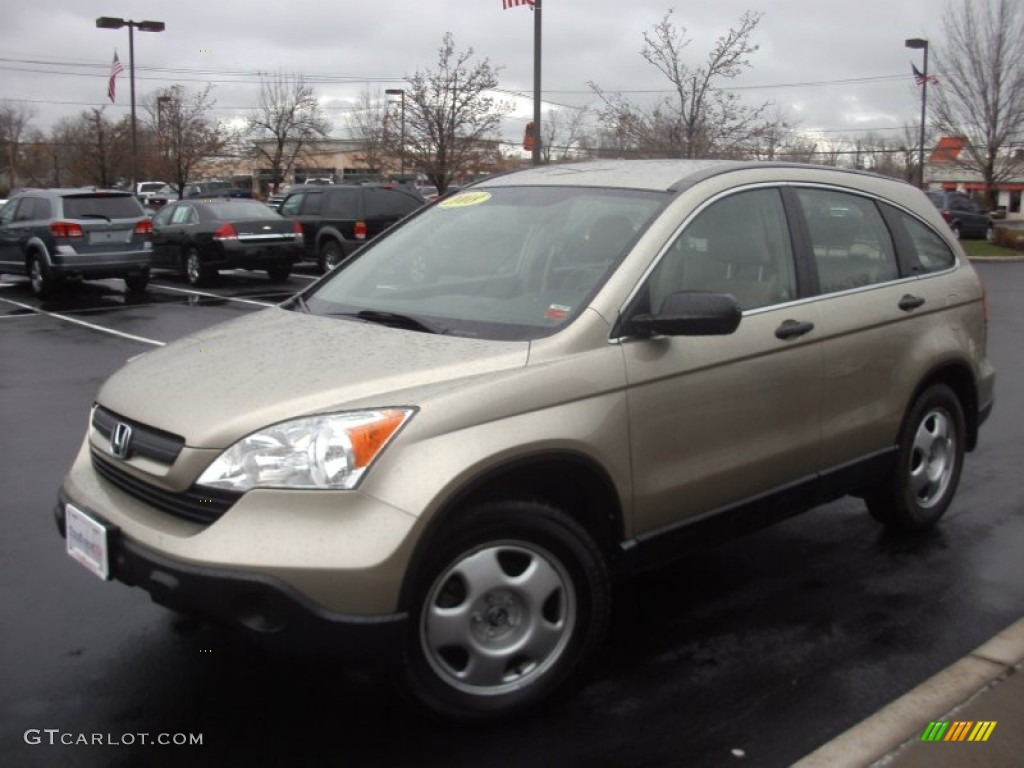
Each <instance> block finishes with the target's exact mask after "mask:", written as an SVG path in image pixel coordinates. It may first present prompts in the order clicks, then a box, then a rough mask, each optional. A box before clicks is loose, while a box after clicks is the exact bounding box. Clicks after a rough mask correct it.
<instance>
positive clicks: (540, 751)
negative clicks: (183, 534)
mask: <svg viewBox="0 0 1024 768" xmlns="http://www.w3.org/2000/svg"><path fill="white" fill-rule="evenodd" d="M980 272H981V274H982V277H983V279H984V280H985V281H986V284H987V286H988V290H989V296H990V304H991V308H992V320H991V325H990V340H989V355H990V358H991V359H992V360H993V362H994V363H995V365H996V367H997V369H998V375H999V379H998V384H997V395H996V408H995V412H994V415H993V417H992V418H991V419H990V420H989V422H988V423H987V424H986V425H985V427H984V428H983V430H982V433H981V442H980V446H979V448H978V450H977V451H975V452H974V453H973V454H970V455H969V456H968V459H967V463H966V467H965V470H964V473H963V477H962V480H961V486H960V490H959V493H958V495H957V498H956V500H955V501H954V504H953V506H952V508H951V510H950V511H949V512H948V513H947V515H946V517H945V518H944V520H943V522H942V523H941V524H940V526H939V527H938V528H937V529H935V530H933V531H932V532H930V533H929V534H927V535H925V536H923V537H921V538H918V539H912V540H906V539H901V538H898V537H894V536H892V535H889V534H887V533H885V532H883V530H882V529H881V528H880V527H879V526H877V525H876V524H875V523H874V522H873V521H872V519H871V518H870V516H869V515H868V514H867V512H866V510H865V508H864V506H863V504H862V503H861V502H859V501H856V500H853V499H847V500H843V501H840V502H837V503H834V504H831V505H828V506H826V507H822V508H819V509H817V510H815V511H813V512H810V513H808V514H806V515H803V516H801V517H798V518H795V519H792V520H789V521H786V522H785V523H782V524H780V525H777V526H775V527H774V528H771V529H769V530H765V531H762V532H759V533H756V534H753V535H750V536H747V537H745V538H743V539H740V540H737V541H735V542H732V543H729V544H726V545H723V546H720V547H718V548H715V549H713V550H706V551H703V552H701V553H700V554H698V555H692V556H690V557H689V558H688V559H687V560H686V561H684V562H682V563H680V564H677V565H675V566H673V567H670V568H667V569H664V570H660V571H657V572H654V573H651V574H647V575H644V576H642V577H639V578H637V579H635V580H633V581H631V582H629V583H626V584H624V585H622V586H621V587H620V588H619V589H618V591H617V594H616V604H615V614H614V617H613V627H612V633H611V637H610V639H609V642H608V643H607V646H606V648H605V652H604V653H603V655H602V656H601V658H600V660H599V662H598V663H597V665H596V666H595V667H594V668H593V669H591V670H590V672H589V674H588V675H587V676H585V678H584V680H582V682H581V684H580V685H579V686H578V689H577V690H576V691H575V692H574V693H573V695H570V696H568V697H565V698H563V699H561V700H560V701H558V702H557V703H556V704H555V705H554V706H553V707H552V708H550V709H549V710H547V711H545V712H543V713H539V714H538V715H537V716H536V717H534V718H531V719H529V720H525V721H522V722H519V723H514V724H509V725H504V726H500V727H494V728H488V729H483V730H469V731H466V730H456V729H451V728H447V727H444V726H440V725H436V724H433V723H429V722H426V721H423V720H420V719H418V718H417V717H415V716H414V715H412V714H411V713H410V712H409V711H408V710H407V709H406V708H405V707H404V706H403V705H402V704H401V703H400V702H399V701H398V700H396V699H395V698H394V697H393V695H392V693H391V691H390V689H389V688H388V687H387V686H386V685H385V684H383V683H382V682H381V680H380V679H379V678H378V676H376V675H374V674H369V673H364V671H362V670H345V669H343V668H342V667H340V666H338V665H331V664H325V663H323V662H313V661H309V660H294V659H290V658H286V657H282V656H276V655H270V654H267V653H264V652H261V651H258V650H254V649H252V648H251V647H249V646H247V645H246V644H245V642H244V641H242V640H241V639H239V638H237V637H235V636H234V635H232V634H231V633H229V632H227V631H223V630H221V629H219V628H216V627H212V626H207V625H203V624H199V623H196V622H193V621H191V620H186V619H183V618H179V617H177V616H175V615H174V614H172V613H170V612H169V611H167V610H165V609H163V608H161V607H159V606H157V605H154V604H153V603H151V602H150V600H149V598H148V596H147V595H146V594H145V593H144V592H142V591H140V590H135V589H131V588H128V587H125V586H123V585H121V584H118V583H103V582H101V581H99V580H98V579H96V578H95V577H93V576H91V575H90V574H89V573H87V572H86V571H85V570H84V569H83V568H82V567H81V566H79V565H77V564H76V563H74V562H73V561H71V560H70V559H69V558H68V557H67V555H66V554H65V553H64V542H63V540H62V539H61V538H60V536H59V535H58V533H57V531H56V527H55V525H54V523H53V516H52V512H51V511H52V508H53V505H54V503H55V500H56V492H57V488H58V486H59V484H60V482H61V479H62V477H63V475H64V473H65V472H66V471H67V469H68V467H69V466H70V464H71V460H72V458H73V456H74V454H75V452H76V451H77V449H78V446H79V444H80V441H81V439H82V436H83V434H84V430H85V426H86V419H87V414H88V408H89V405H90V403H91V401H92V397H93V395H94V394H95V392H96V390H97V388H98V387H99V385H100V383H101V382H102V381H103V380H104V379H105V378H106V377H107V376H108V375H109V374H110V373H111V372H113V371H114V370H115V369H116V368H118V367H119V366H120V365H121V364H122V363H123V362H124V360H125V359H126V358H128V357H130V356H132V355H135V354H138V353H140V352H143V351H146V350H147V349H151V348H152V347H153V346H154V345H155V344H158V343H165V342H169V341H172V340H174V339H176V338H179V337H181V336H183V335H185V334H187V333H189V332H192V331H195V330H197V329H199V328H202V327H205V326H208V325H212V324H214V323H217V322H220V321H222V320H227V319H230V318H233V317H237V316H239V315H241V314H245V313H248V312H253V311H258V310H259V309H260V308H261V306H263V304H265V303H272V302H275V301H278V300H280V299H281V298H284V294H282V293H277V294H275V293H273V290H274V288H273V287H272V286H271V285H270V284H269V283H268V282H267V281H266V279H265V277H263V276H261V275H257V274H252V275H250V274H248V273H242V272H240V273H229V274H227V275H224V276H223V277H222V278H221V280H220V281H219V283H218V284H217V285H216V286H215V287H213V288H209V289H204V290H203V291H201V292H194V291H192V290H191V289H190V288H189V287H188V286H187V284H185V283H184V282H183V281H182V280H181V279H179V278H175V277H173V276H170V275H160V276H158V277H157V278H156V279H155V280H154V281H153V284H152V287H151V290H150V292H149V295H148V296H147V297H146V298H145V300H143V301H140V302H137V303H132V302H126V299H125V296H124V293H123V290H122V284H121V283H120V281H109V282H103V283H96V284H86V285H84V286H82V287H81V288H80V289H79V290H78V291H77V292H75V293H69V294H68V295H65V296H61V297H59V298H57V299H55V300H52V301H48V302H45V303H40V302H39V301H37V300H35V299H33V298H32V297H31V294H30V292H29V290H28V286H27V283H25V282H23V281H20V280H18V279H14V278H9V277H4V278H2V279H0V435H2V438H0V439H2V443H0V445H2V456H3V461H2V462H0V488H2V493H0V524H2V525H3V535H2V536H0V568H2V575H3V577H2V579H0V616H2V617H3V619H4V622H3V623H4V629H3V632H2V633H0V652H2V656H0V658H2V660H3V661H2V666H0V672H2V676H0V723H2V724H3V726H2V729H0V763H2V764H4V765H33V766H49V765H60V766H136V765H147V766H164V765H166V766H171V765H186V764H187V765H201V766H206V765H246V766H262V765H282V766H283V765H288V766H296V765H324V764H330V765H346V766H348V765H351V766H363V765H373V766H376V765H381V766H384V765H387V766H405V765H408V766H420V765H429V766H432V765H444V766H474V768H478V767H479V766H480V765H489V766H491V765H493V766H514V765H524V766H526V765H529V766H535V765H552V766H572V765H579V766H588V767H591V766H594V767H597V766H609V767H610V766H678V765H685V766H743V767H744V768H745V767H746V766H785V765H788V764H790V763H792V762H793V761H795V760H797V759H799V758H800V757H802V756H803V755H805V754H807V753H809V752H811V751H812V750H814V749H815V748H816V747H818V746H819V745H821V744H822V743H824V742H826V741H828V740H829V739H831V738H832V737H833V736H835V735H837V734H839V733H840V732H842V731H844V730H845V729H847V728H849V727H850V726H852V725H854V724H855V723H857V722H859V721H860V720H862V719H863V718H865V717H866V716H868V715H870V714H871V713H872V712H874V711H876V710H877V709H879V708H880V707H881V706H883V705H884V704H886V703H887V702H889V701H891V700H892V699H895V698H896V697H898V696H900V695H901V694H902V693H904V692H905V691H907V690H908V689H910V688H912V687H913V686H915V685H916V684H918V683H920V682H921V681H922V680H924V679H926V678H927V677H929V676H930V675H932V674H934V673H935V672H937V671H939V670H940V669H942V668H944V667H946V666H947V665H949V664H950V663H952V662H953V661H955V660H956V659H958V658H960V657H961V656H962V655H964V654H966V653H967V652H969V651H970V650H971V649H973V648H974V647H975V646H977V645H979V644H980V643H982V642H984V641H985V640H986V639H987V638H988V637H990V636H991V635H993V634H995V633H996V632H998V631H999V630H1001V629H1003V628H1004V627H1006V626H1007V625H1009V624H1010V623H1012V622H1013V621H1015V620H1016V619H1017V618H1019V617H1021V616H1022V615H1024V564H1022V553H1024V483H1022V482H1021V479H1020V477H1021V475H1020V466H1021V459H1022V458H1024V385H1022V382H1024V349H1022V345H1021V339H1022V338H1024V301H1022V297H1024V263H1019V264H982V265H980ZM309 279H310V278H309V277H308V276H303V275H296V276H293V277H292V278H291V280H290V281H289V282H288V284H287V286H288V287H289V288H290V289H291V290H297V289H299V288H300V287H302V286H304V285H306V284H307V283H308V281H309ZM45 313H54V314H45ZM55 315H59V317H58V316H55ZM71 320H74V321H77V322H71ZM97 326H98V328H97ZM109 331H116V332H117V333H119V334H121V335H115V334H114V333H110V332H109ZM183 407H187V404H183ZM926 724H927V723H923V724H922V727H923V726H924V725H926ZM1007 726H1008V727H1020V724H1019V723H1018V724H1016V725H1013V724H1007ZM142 734H147V735H146V736H145V737H143V736H142ZM196 735H199V736H200V738H201V740H202V744H201V745H181V746H175V745H173V744H172V745H161V744H156V743H149V742H155V741H157V740H170V741H175V740H178V741H180V740H181V739H182V738H184V739H186V740H187V739H189V738H194V737H195V736H196ZM97 736H98V737H99V739H98V740H99V741H102V742H103V743H92V742H94V741H97ZM35 742H38V743H35ZM51 742H52V743H51ZM61 742H72V743H70V744H67V743H64V744H62V743H61ZM83 742H85V743H83ZM110 742H113V743H110Z"/></svg>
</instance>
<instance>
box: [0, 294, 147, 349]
mask: <svg viewBox="0 0 1024 768" xmlns="http://www.w3.org/2000/svg"><path fill="white" fill-rule="evenodd" d="M0 301H5V302H7V303H8V304H13V305H14V306H16V307H20V308H22V309H27V310H30V311H31V312H35V313H36V314H39V315H46V316H47V317H53V318H56V319H57V320H63V321H65V322H68V323H73V324H74V325H81V326H84V327H86V328H90V329H92V330H94V331H100V332H101V333H109V334H110V335H112V336H120V337H121V338H122V339H130V340H132V341H141V342H142V343H143V344H153V345H154V346H157V347H163V346H165V345H166V344H167V342H166V341H157V340H156V339H147V338H146V337H145V336H136V335H135V334H133V333H125V332H124V331H115V330H114V329H113V328H106V327H105V326H102V325H96V324H95V323H87V322H85V320H79V319H78V318H77V317H68V316H67V315H61V314H58V313H57V312H47V311H46V310H45V309H39V308H38V307H33V306H31V305H30V304H22V303H21V302H20V301H14V300H13V299H0Z"/></svg>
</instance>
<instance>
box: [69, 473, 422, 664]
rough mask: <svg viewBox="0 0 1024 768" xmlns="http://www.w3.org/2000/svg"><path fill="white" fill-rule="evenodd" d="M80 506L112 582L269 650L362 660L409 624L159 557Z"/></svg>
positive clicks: (396, 640) (388, 651)
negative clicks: (102, 546) (99, 540)
mask: <svg viewBox="0 0 1024 768" xmlns="http://www.w3.org/2000/svg"><path fill="white" fill-rule="evenodd" d="M69 501H71V499H70V498H69V497H68V496H67V494H65V493H64V492H63V491H62V492H61V493H60V496H59V500H58V504H57V505H56V507H55V508H54V516H55V517H56V522H57V528H58V530H59V531H60V533H61V536H65V535H66V533H65V505H66V504H67V503H68V502H69ZM74 503H75V505H76V506H78V507H79V508H83V507H84V505H82V504H80V503H78V502H74ZM84 509H85V511H87V512H88V514H89V515H90V516H91V517H93V518H95V519H97V520H99V521H101V522H102V523H104V524H105V525H106V526H107V527H108V530H109V539H108V544H109V547H110V575H111V578H113V579H116V580H118V581H120V582H122V583H124V584H127V585H129V586H133V587H140V588H142V589H144V590H146V591H147V592H149V594H150V597H151V598H152V599H153V601H154V602H156V603H158V604H160V605H164V606H166V607H168V608H172V609H174V610H177V611H180V612H182V613H186V614H190V615H195V616H200V617H203V618H206V619H210V620H213V621H215V622H217V623H221V624H226V625H228V626H230V627H232V628H234V629H236V630H239V631H241V632H242V633H243V634H245V635H247V636H249V637H250V638H251V639H252V640H253V641H255V642H256V643H257V644H259V645H262V646H265V647H269V648H273V649H275V650H287V651H289V652H297V653H309V654H318V655H319V654H323V655H327V654H329V655H333V656H340V657H343V658H346V659H353V658H359V659H367V658H382V657H386V656H389V655H392V654H394V653H396V652H397V651H398V648H399V645H400V643H401V642H402V638H403V636H404V633H405V628H406V624H407V623H408V615H407V614H405V613H390V614H379V615H352V614H343V613H335V612H332V611H329V610H327V609H325V608H324V607H322V606H320V605H318V604H316V603H314V602H313V601H311V600H309V599H308V598H307V597H305V596H304V595H303V594H302V593H300V592H299V591H298V590H296V589H295V588H293V587H291V586H290V585H288V584H287V583H285V582H284V581H281V580H279V579H275V578H273V577H270V576H267V575H264V574H258V573H248V572H243V571H235V570H229V569H224V568H214V567H206V566H199V565H195V564H191V563H184V562H180V561H177V560H173V559H171V558H168V557H165V556H163V555H160V554H158V553H156V552H154V551H152V550H151V549H149V548H147V547H144V546H142V545H140V544H139V543H137V542H134V541H132V540H130V539H129V538H127V537H126V536H124V535H123V533H122V532H121V531H120V530H119V529H118V528H117V527H116V526H114V525H112V524H111V523H110V522H109V521H108V520H106V519H104V518H103V517H102V516H101V515H98V514H97V513H96V512H95V511H94V510H92V509H89V508H88V507H84Z"/></svg>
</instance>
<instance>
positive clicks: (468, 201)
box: [437, 192, 491, 208]
mask: <svg viewBox="0 0 1024 768" xmlns="http://www.w3.org/2000/svg"><path fill="white" fill-rule="evenodd" d="M490 199H491V193H490V192H460V193H459V194H457V195H452V196H451V197H449V198H446V199H444V200H442V201H441V202H440V203H438V204H437V206H438V208H465V207H467V206H470V205H480V203H486V202H487V201H488V200H490Z"/></svg>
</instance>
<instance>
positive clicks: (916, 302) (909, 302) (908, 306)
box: [899, 293, 924, 312]
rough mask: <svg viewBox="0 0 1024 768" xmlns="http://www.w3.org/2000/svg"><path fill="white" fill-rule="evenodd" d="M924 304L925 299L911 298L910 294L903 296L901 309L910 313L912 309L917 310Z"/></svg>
mask: <svg viewBox="0 0 1024 768" xmlns="http://www.w3.org/2000/svg"><path fill="white" fill-rule="evenodd" d="M923 304H924V299H922V298H921V297H920V296H911V295H910V294H909V293H905V294H903V298H902V299H900V304H899V306H900V309H902V310H903V311H904V312H909V311H910V310H912V309H917V308H918V307H920V306H921V305H923Z"/></svg>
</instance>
